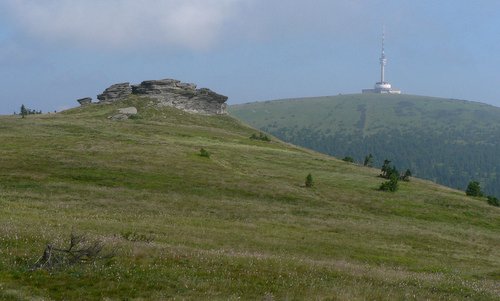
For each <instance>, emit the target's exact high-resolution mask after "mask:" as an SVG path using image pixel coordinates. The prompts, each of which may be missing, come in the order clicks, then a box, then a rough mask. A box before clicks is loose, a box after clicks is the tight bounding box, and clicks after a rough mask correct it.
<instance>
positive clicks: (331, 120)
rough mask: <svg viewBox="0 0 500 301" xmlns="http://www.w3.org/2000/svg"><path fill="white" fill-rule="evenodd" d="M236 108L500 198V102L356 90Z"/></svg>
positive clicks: (312, 142)
mask: <svg viewBox="0 0 500 301" xmlns="http://www.w3.org/2000/svg"><path fill="white" fill-rule="evenodd" d="M229 110H230V113H231V114H232V115H233V116H235V117H237V118H239V119H241V120H242V121H244V122H246V123H248V124H250V125H251V126H254V127H256V128H259V129H261V130H262V131H266V132H268V133H271V134H273V135H275V136H277V137H278V138H280V139H283V140H284V141H287V142H290V143H293V144H296V145H301V146H303V147H307V148H311V149H314V150H316V151H319V152H322V153H325V154H329V155H333V156H336V157H338V158H344V157H346V156H349V157H353V158H354V159H355V160H356V161H357V162H363V160H364V158H365V156H367V155H368V154H370V153H371V154H372V155H373V156H374V164H375V166H382V162H384V160H385V159H389V160H391V161H392V162H393V163H394V164H396V166H397V167H398V168H399V169H402V170H405V169H406V168H410V169H411V171H412V172H413V174H414V175H417V176H418V177H421V178H425V179H429V180H432V181H436V182H438V183H440V184H443V185H446V186H449V187H454V188H459V189H463V190H465V188H466V187H467V184H468V183H469V182H470V181H473V180H475V181H479V182H480V183H481V186H482V188H483V190H484V191H485V193H486V194H489V195H496V196H497V197H500V177H499V176H498V171H497V169H498V166H500V156H498V154H499V153H500V108H498V107H494V106H491V105H487V104H482V103H478V102H471V101H462V100H456V99H444V98H436V97H424V96H414V95H387V94H351V95H337V96H327V97H313V98H299V99H284V100H275V101H264V102H254V103H248V104H242V105H234V106H231V107H230V108H229Z"/></svg>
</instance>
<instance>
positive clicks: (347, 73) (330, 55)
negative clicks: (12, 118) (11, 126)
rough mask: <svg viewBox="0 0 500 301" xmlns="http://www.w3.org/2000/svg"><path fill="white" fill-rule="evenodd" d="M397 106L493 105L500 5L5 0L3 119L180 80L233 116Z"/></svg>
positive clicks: (0, 22) (425, 0)
mask: <svg viewBox="0 0 500 301" xmlns="http://www.w3.org/2000/svg"><path fill="white" fill-rule="evenodd" d="M383 26H385V31H386V55H387V58H388V64H387V69H386V79H387V80H388V81H389V82H391V84H392V85H393V87H395V88H398V89H401V90H402V91H403V93H406V94H414V95H425V96H436V97H444V98H454V99H465V100H472V101H479V102H484V103H488V104H492V105H495V106H500V89H499V88H498V87H499V84H500V70H499V68H498V67H499V66H500V1H497V0H475V1H457V0H440V1H435V0H432V1H431V0H418V1H417V0H386V1H381V0H380V1H378V0H142V1H137V0H0V88H1V91H2V93H1V96H0V114H12V113H13V112H14V111H17V112H18V111H19V108H20V106H21V104H25V105H26V106H27V107H28V108H30V109H35V110H42V111H44V112H47V111H54V110H57V111H60V110H63V109H67V108H71V107H75V106H77V105H78V103H77V102H76V99H78V98H83V97H88V96H89V97H92V98H94V99H96V95H97V94H99V93H101V92H102V91H103V90H104V89H105V88H107V87H108V86H110V85H112V84H114V83H120V82H131V83H133V84H138V83H140V82H141V81H143V80H151V79H164V78H174V79H178V80H181V81H183V82H190V83H196V84H197V85H198V87H200V88H201V87H206V88H210V89H212V90H214V91H216V92H218V93H221V94H224V95H226V96H228V97H229V101H228V103H229V104H237V103H244V102H251V101H262V100H271V99H280V98H295V97H310V96H325V95H337V94H340V93H341V94H348V93H359V92H360V91H361V90H362V89H366V88H372V87H373V85H374V83H375V82H376V81H378V79H379V68H380V67H379V62H378V60H379V57H380V47H381V34H382V28H383Z"/></svg>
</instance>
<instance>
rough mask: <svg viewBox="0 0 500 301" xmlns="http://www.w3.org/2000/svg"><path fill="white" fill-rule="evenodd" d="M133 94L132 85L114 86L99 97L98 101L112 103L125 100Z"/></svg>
mask: <svg viewBox="0 0 500 301" xmlns="http://www.w3.org/2000/svg"><path fill="white" fill-rule="evenodd" d="M130 94H132V87H130V83H120V84H114V85H112V86H111V87H109V88H107V89H106V90H104V92H102V94H99V95H97V99H99V100H100V103H110V102H114V101H117V100H120V99H124V98H126V97H127V96H129V95H130Z"/></svg>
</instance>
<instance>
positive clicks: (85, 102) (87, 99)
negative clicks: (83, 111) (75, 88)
mask: <svg viewBox="0 0 500 301" xmlns="http://www.w3.org/2000/svg"><path fill="white" fill-rule="evenodd" d="M76 101H78V103H79V104H80V105H81V106H86V105H89V104H91V103H92V98H91V97H85V98H80V99H77V100H76Z"/></svg>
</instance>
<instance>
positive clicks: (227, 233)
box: [0, 99, 500, 300]
mask: <svg viewBox="0 0 500 301" xmlns="http://www.w3.org/2000/svg"><path fill="white" fill-rule="evenodd" d="M126 105H135V106H137V107H138V108H139V112H140V115H141V117H142V119H137V120H128V121H124V122H113V121H110V120H108V119H107V118H106V117H107V116H109V115H111V114H112V113H113V112H114V111H115V110H116V108H117V107H120V106H121V107H123V106H126ZM0 119H1V122H0V124H1V129H2V130H1V131H0V138H1V140H2V141H8V143H6V144H4V145H2V146H0V155H1V158H2V169H1V170H0V286H1V287H2V288H3V289H0V291H1V292H2V293H1V294H0V297H2V298H10V299H12V300H23V299H33V298H35V297H37V296H38V297H41V298H45V299H54V300H61V299H89V300H91V299H102V298H104V297H107V298H110V299H123V298H146V299H162V298H164V299H168V298H173V297H174V296H175V297H178V298H187V299H199V298H204V299H207V298H208V299H224V300H226V299H236V298H238V297H242V298H243V299H249V300H250V299H256V298H263V297H266V296H267V297H269V298H270V296H274V297H275V298H279V299H284V298H287V297H288V298H290V299H293V298H297V299H304V298H311V297H314V298H319V299H321V298H338V299H346V300H347V299H349V300H355V299H366V298H370V299H374V300H377V299H380V300H382V299H387V298H393V299H408V298H412V296H414V295H415V296H418V297H419V298H430V299H437V298H449V299H466V298H467V297H472V298H475V299H484V300H488V299H493V298H494V296H496V295H497V294H498V293H499V292H498V287H497V286H496V284H497V283H498V273H497V272H495V271H498V270H499V266H500V265H499V261H498V258H499V256H498V255H499V253H498V252H499V251H498V249H497V248H494V246H496V245H498V244H499V241H500V238H499V236H498V230H499V229H500V218H499V213H498V210H497V211H495V210H492V208H491V207H489V206H487V205H485V204H484V203H483V202H481V201H476V200H473V199H469V198H466V197H464V196H463V195H462V193H460V192H457V191H453V190H450V189H447V188H444V187H440V186H437V185H433V184H430V183H428V182H426V181H420V180H415V181H413V182H410V183H405V184H403V185H402V188H401V192H399V193H397V194H394V195H392V194H384V193H380V192H378V191H376V187H377V186H378V184H379V183H380V181H381V180H380V179H379V178H377V177H376V175H377V173H378V172H377V171H376V170H372V169H366V168H359V167H357V166H355V165H351V164H346V163H344V162H340V161H338V160H335V159H333V158H329V157H327V156H324V155H318V154H315V153H314V152H306V151H304V150H302V149H298V148H295V147H292V146H288V145H285V144H281V143H279V142H273V143H270V144H268V143H263V142H258V141H252V140H250V139H248V137H249V136H250V135H251V134H252V133H254V132H255V131H254V130H252V129H250V128H247V127H245V126H242V125H241V124H239V123H238V122H236V121H235V120H233V119H231V118H228V117H206V116H198V115H191V114H185V113H182V112H180V111H177V110H173V109H168V108H165V109H162V110H155V109H152V108H148V107H147V104H143V103H141V102H137V101H134V100H133V99H132V100H130V101H129V102H128V103H125V104H116V105H110V106H92V107H89V108H85V109H75V110H72V111H69V112H65V113H63V114H57V115H52V116H36V118H31V116H30V118H28V119H26V120H21V119H16V118H12V117H1V118H0ZM200 147H206V148H207V149H209V150H210V151H211V153H212V157H211V158H210V159H208V160H207V159H206V158H201V157H199V156H198V155H197V153H198V151H199V148H200ZM307 172H312V173H313V175H314V178H315V181H316V183H317V185H316V187H315V188H313V189H305V188H303V187H301V185H303V181H304V177H305V175H306V174H307ZM72 227H74V228H75V229H77V230H78V231H82V232H84V233H88V234H89V235H91V236H92V237H96V238H101V239H103V240H105V241H106V242H107V244H108V245H109V246H116V247H117V248H118V250H119V251H118V256H117V258H116V259H115V262H114V263H111V264H110V265H97V266H89V267H74V268H71V269H69V270H66V271H60V272H55V273H53V274H48V273H44V272H36V273H26V269H27V267H28V266H29V264H30V263H32V262H33V260H34V259H36V257H37V256H39V255H41V254H40V253H41V251H42V249H43V246H44V244H45V243H47V242H49V241H54V240H55V241H56V243H62V242H61V239H62V238H65V237H67V236H68V233H69V231H70V230H71V228H72ZM127 232H133V233H137V234H141V235H149V236H151V237H152V238H153V241H152V242H150V243H147V242H143V241H129V240H127V239H125V238H124V233H127ZM2 294H3V295H2Z"/></svg>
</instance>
